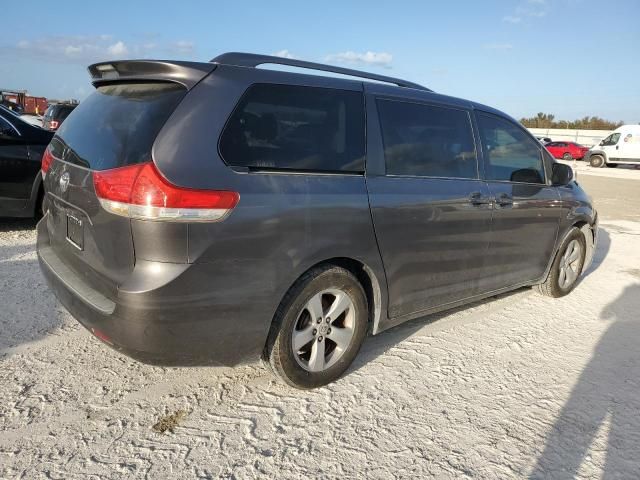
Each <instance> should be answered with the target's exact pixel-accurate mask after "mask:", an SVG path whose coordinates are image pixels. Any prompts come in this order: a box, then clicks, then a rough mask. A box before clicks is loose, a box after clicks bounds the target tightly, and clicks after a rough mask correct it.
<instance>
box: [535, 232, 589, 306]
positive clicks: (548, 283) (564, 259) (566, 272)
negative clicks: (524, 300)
mask: <svg viewBox="0 0 640 480" xmlns="http://www.w3.org/2000/svg"><path fill="white" fill-rule="evenodd" d="M586 247H587V243H586V242H585V239H584V235H583V234H582V232H581V231H580V229H578V228H576V227H574V228H573V229H572V230H571V233H570V234H569V235H568V236H567V238H566V239H565V241H564V242H562V245H561V246H560V248H559V249H558V252H557V253H556V257H555V258H554V259H553V264H552V265H551V270H549V274H548V275H547V278H546V280H545V281H544V282H543V283H541V284H539V285H536V289H537V290H538V292H539V293H541V294H542V295H545V296H547V297H553V298H558V297H564V296H565V295H567V294H569V293H570V292H571V291H572V290H573V289H574V288H575V287H576V285H577V284H578V280H579V278H580V274H581V273H582V267H583V266H584V259H585V254H586V251H587V248H586Z"/></svg>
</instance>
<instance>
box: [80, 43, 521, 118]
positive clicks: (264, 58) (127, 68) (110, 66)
mask: <svg viewBox="0 0 640 480" xmlns="http://www.w3.org/2000/svg"><path fill="white" fill-rule="evenodd" d="M263 64H280V65H289V66H292V67H300V68H303V69H308V70H309V72H308V73H299V72H289V71H282V70H277V71H279V72H280V73H283V74H286V75H293V76H304V75H312V76H315V77H329V78H331V79H332V81H335V83H342V82H344V84H347V83H350V84H352V85H353V84H354V83H356V82H359V83H362V84H364V85H365V86H366V90H367V91H368V92H371V93H374V94H377V95H388V96H390V97H402V98H405V99H408V100H411V99H413V100H427V101H429V100H430V101H434V102H439V103H447V104H449V105H458V106H460V107H464V108H474V109H478V110H482V111H485V112H489V113H493V114H496V115H499V116H502V117H506V118H509V119H511V120H513V121H516V122H517V120H515V119H514V118H512V117H511V116H509V115H507V114H505V113H504V112H501V111H500V110H497V109H495V108H493V107H489V106H487V105H483V104H481V103H477V102H473V101H470V100H466V99H462V98H457V97H451V96H448V95H442V94H438V93H435V92H433V91H432V90H430V89H428V88H426V87H423V86H422V85H418V84H416V83H413V82H409V81H406V80H402V79H399V78H394V77H387V76H384V75H378V74H374V73H369V72H363V71H360V70H352V69H347V68H342V67H335V66H332V65H324V64H317V63H313V62H306V61H302V60H293V59H285V58H280V57H273V56H268V55H256V54H250V53H237V52H231V53H225V54H222V55H219V56H217V57H215V58H213V59H212V60H211V61H210V62H183V61H172V60H114V61H110V62H101V63H96V64H93V65H90V66H89V67H88V70H89V73H90V74H91V76H92V83H93V84H94V86H99V85H101V84H104V83H109V82H111V81H114V80H119V79H125V78H127V79H136V80H152V79H156V78H164V79H170V80H172V81H176V82H178V83H181V84H183V85H185V86H186V87H187V88H191V87H193V86H195V84H197V83H198V81H199V80H200V79H201V78H202V76H203V75H207V74H209V73H211V72H212V71H213V70H215V68H216V65H228V66H231V67H234V66H235V67H239V68H251V67H254V66H257V65H263ZM264 70H270V69H268V68H265V69H264ZM321 71H327V72H332V73H338V74H342V75H348V76H351V77H356V78H340V77H332V76H331V77H330V76H329V75H322V74H320V73H319V72H321ZM112 72H113V73H115V74H116V75H115V77H114V76H113V75H112V74H111V73H112ZM314 72H315V73H314Z"/></svg>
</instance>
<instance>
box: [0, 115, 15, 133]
mask: <svg viewBox="0 0 640 480" xmlns="http://www.w3.org/2000/svg"><path fill="white" fill-rule="evenodd" d="M0 133H2V134H3V135H9V136H12V137H13V136H15V135H17V134H16V131H15V129H14V128H13V127H12V126H11V124H10V123H9V122H7V121H6V120H5V119H4V118H2V117H0Z"/></svg>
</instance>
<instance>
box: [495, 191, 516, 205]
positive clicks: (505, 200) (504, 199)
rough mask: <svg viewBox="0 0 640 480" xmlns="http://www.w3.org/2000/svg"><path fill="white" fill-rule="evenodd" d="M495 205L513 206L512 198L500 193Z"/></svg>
mask: <svg viewBox="0 0 640 480" xmlns="http://www.w3.org/2000/svg"><path fill="white" fill-rule="evenodd" d="M496 203H497V204H498V205H500V206H501V207H506V206H509V205H513V197H512V196H511V195H509V194H507V193H501V194H500V195H498V196H497V197H496Z"/></svg>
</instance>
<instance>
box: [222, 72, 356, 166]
mask: <svg viewBox="0 0 640 480" xmlns="http://www.w3.org/2000/svg"><path fill="white" fill-rule="evenodd" d="M364 150H365V136H364V100H363V96H362V93H360V92H353V91H347V90H336V89H330V88H317V87H301V86H292V85H274V84H255V85H253V86H251V87H250V88H249V89H248V90H247V91H246V92H245V94H244V96H243V97H242V99H241V100H240V103H239V104H238V106H237V107H236V108H235V110H234V112H233V113H232V115H231V118H229V121H228V122H227V125H226V127H225V129H224V131H223V133H222V136H221V138H220V154H221V155H222V157H223V159H224V161H225V162H226V163H227V164H228V165H232V166H239V167H255V168H264V169H269V168H273V169H288V170H309V171H329V172H363V171H364Z"/></svg>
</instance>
